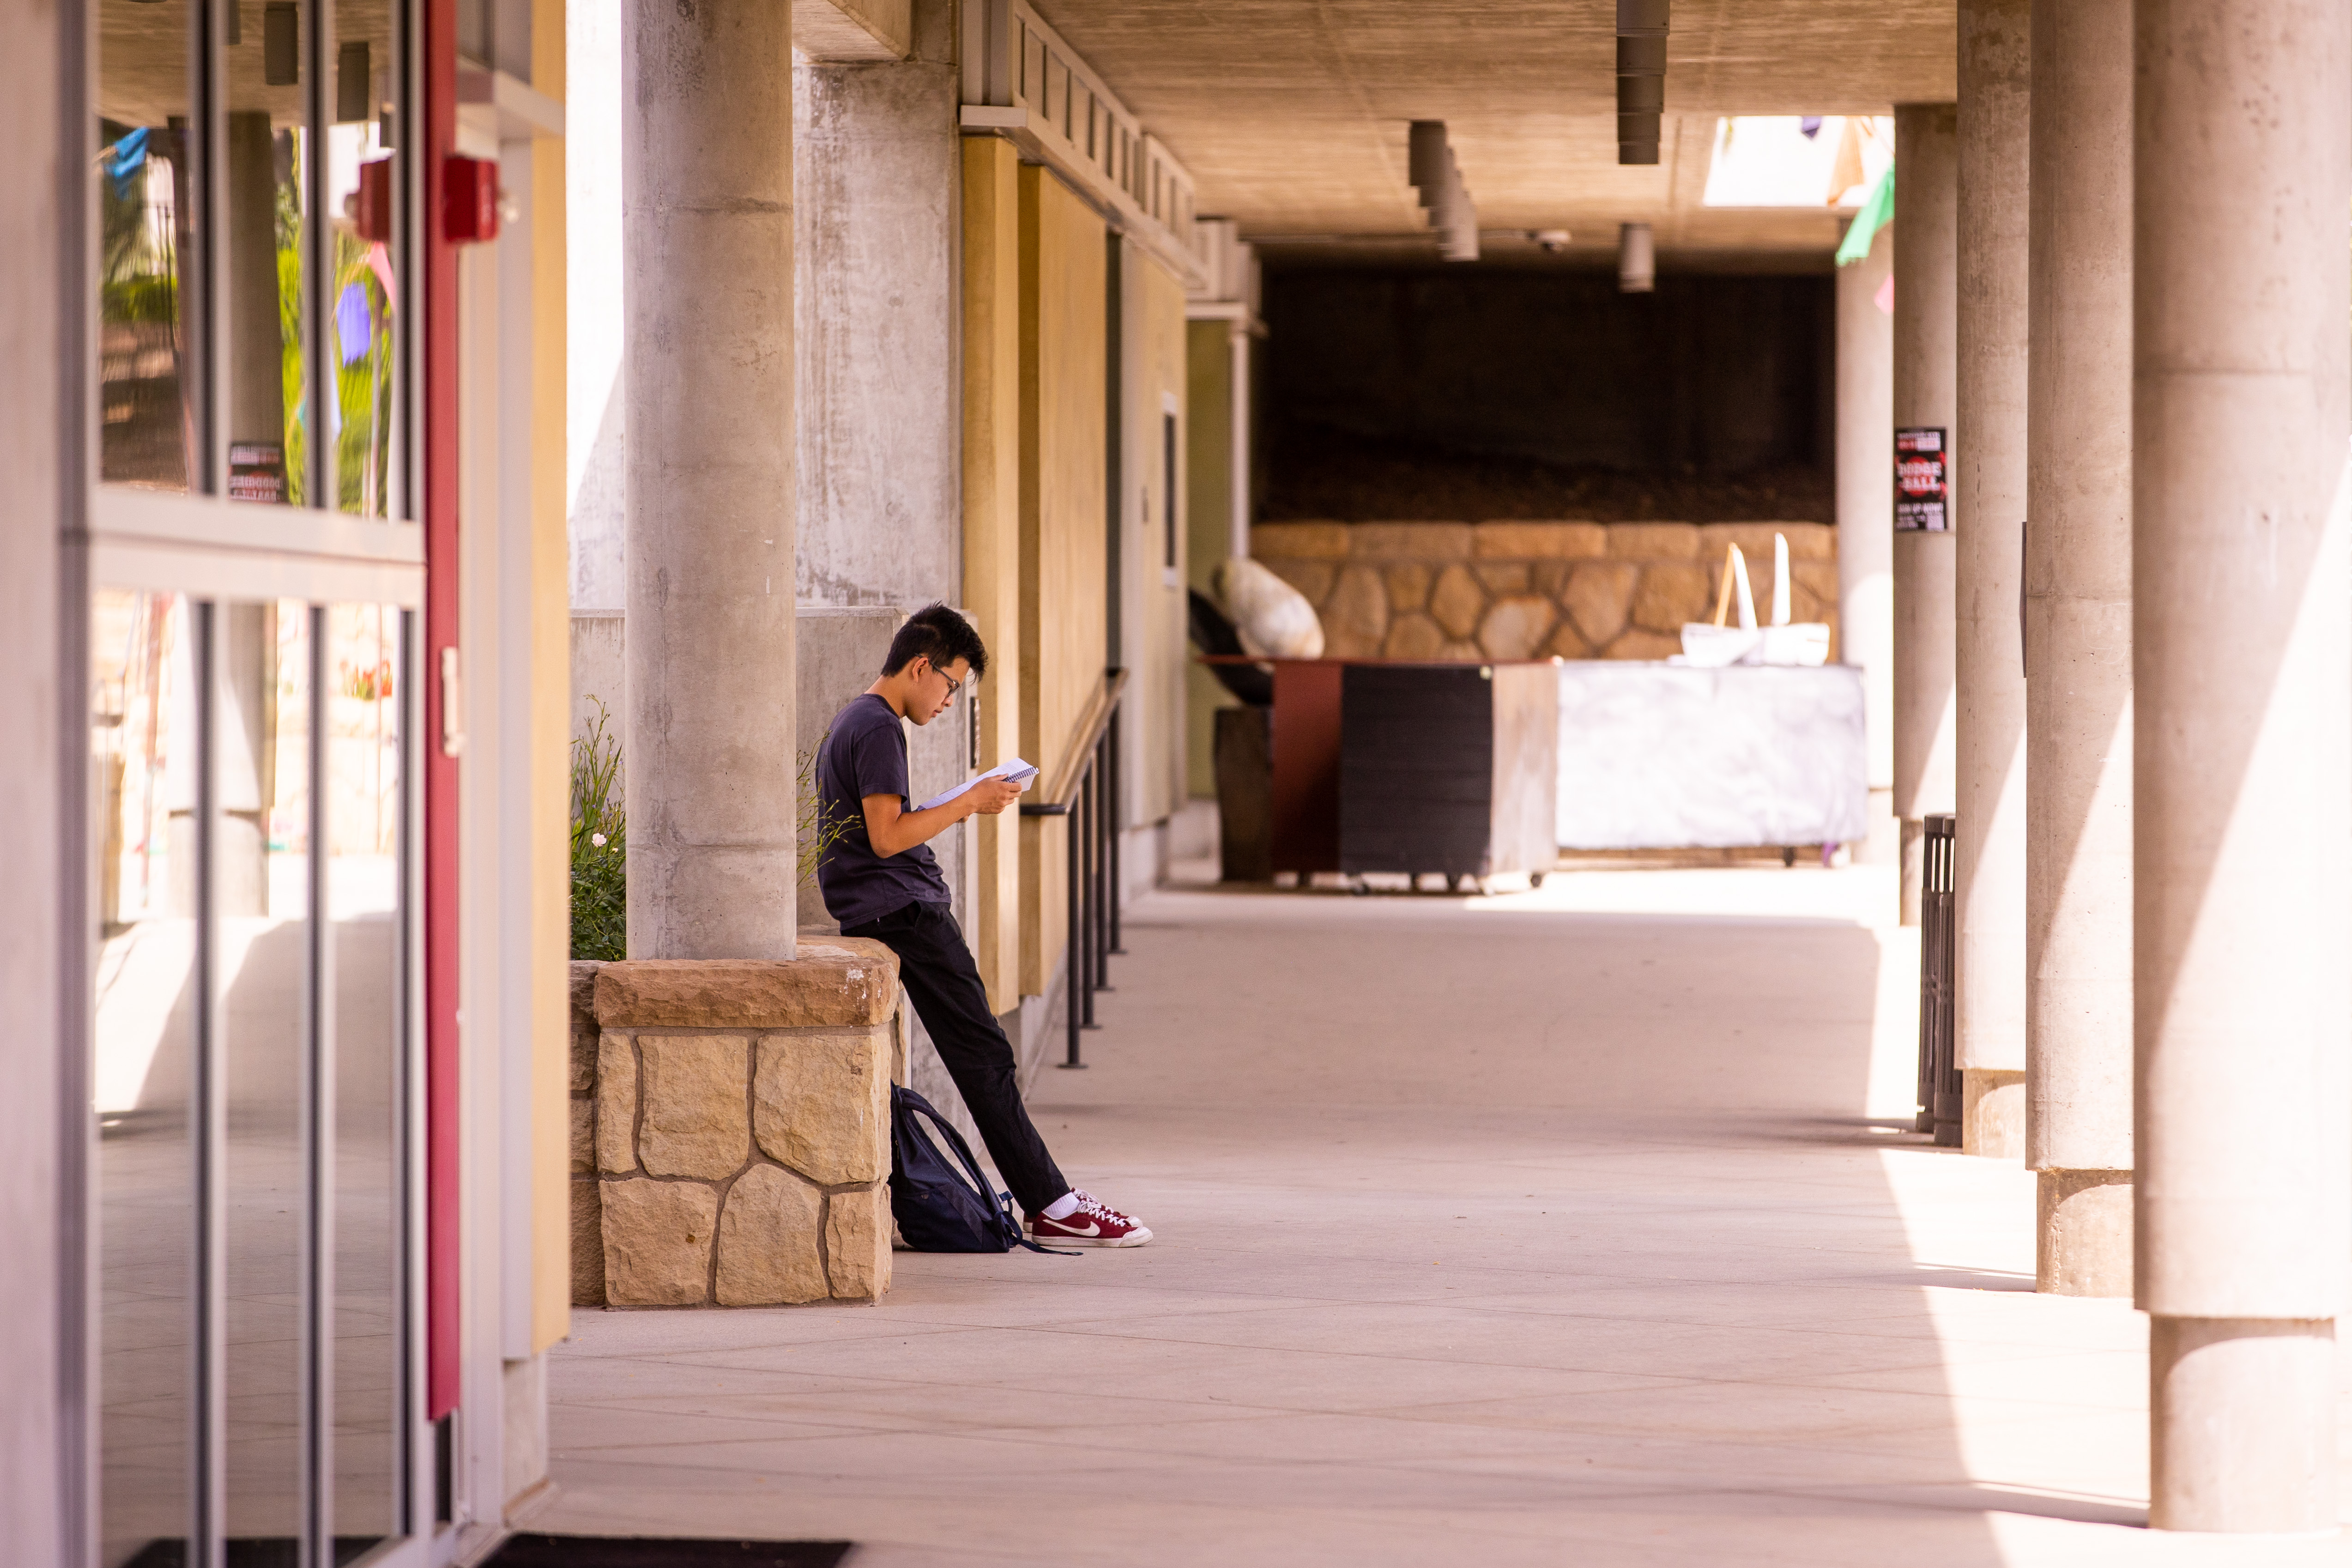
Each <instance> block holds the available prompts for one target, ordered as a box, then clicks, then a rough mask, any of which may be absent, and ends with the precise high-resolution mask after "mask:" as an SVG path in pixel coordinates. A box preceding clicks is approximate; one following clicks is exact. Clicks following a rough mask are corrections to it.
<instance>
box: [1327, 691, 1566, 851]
mask: <svg viewBox="0 0 2352 1568" xmlns="http://www.w3.org/2000/svg"><path fill="white" fill-rule="evenodd" d="M1339 684H1340V701H1339V707H1340V722H1339V791H1338V795H1339V869H1340V871H1341V872H1342V873H1344V874H1346V875H1348V876H1349V877H1361V876H1362V875H1364V874H1365V873H1367V872H1391V873H1394V872H1402V873H1404V874H1406V875H1408V876H1421V875H1425V874H1428V873H1432V872H1435V873H1440V874H1443V875H1444V877H1445V878H1446V879H1448V880H1449V881H1450V882H1454V883H1459V882H1462V881H1465V880H1470V879H1485V878H1487V877H1491V876H1496V875H1498V874H1502V873H1507V872H1525V873H1527V874H1528V876H1529V877H1530V878H1531V879H1537V880H1540V879H1541V878H1542V876H1543V874H1544V873H1545V872H1547V871H1549V870H1550V869H1551V868H1552V866H1553V865H1554V863H1555V862H1556V860H1557V858H1558V855H1559V847H1558V844H1557V833H1556V830H1555V813H1556V810H1557V795H1558V780H1559V671H1558V669H1557V668H1556V667H1555V666H1554V665H1552V664H1551V663H1550V662H1549V660H1546V661H1542V662H1537V663H1524V664H1486V665H1479V664H1350V665H1348V666H1347V667H1346V668H1345V670H1344V672H1343V674H1342V676H1341V679H1340V683H1339Z"/></svg>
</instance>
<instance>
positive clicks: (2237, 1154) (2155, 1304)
mask: <svg viewBox="0 0 2352 1568" xmlns="http://www.w3.org/2000/svg"><path fill="white" fill-rule="evenodd" d="M2133 43H2134V49H2133V54H2134V58H2135V60H2136V67H2137V78H2136V80H2135V82H2134V94H2133V100H2134V103H2133V108H2134V125H2133V171H2132V174H2133V204H2134V215H2133V216H2134V228H2133V240H2134V243H2133V258H2132V290H2133V326H2134V342H2133V404H2132V428H2133V434H2134V442H2133V471H2132V492H2133V493H2132V503H2133V538H2132V663H2133V678H2134V679H2133V687H2134V695H2133V701H2134V705H2135V708H2136V710H2137V711H2136V718H2135V721H2134V725H2133V805H2132V809H2133V816H2134V821H2135V847H2134V856H2133V867H2132V875H2133V894H2134V896H2133V916H2134V919H2133V982H2134V984H2133V989H2134V1002H2135V1013H2134V1026H2133V1027H2134V1033H2135V1035H2136V1037H2137V1039H2136V1044H2137V1071H2138V1106H2137V1112H2138V1120H2137V1131H2138V1142H2137V1159H2138V1202H2137V1215H2136V1217H2137V1227H2138V1240H2137V1250H2138V1259H2137V1261H2138V1270H2137V1280H2136V1285H2137V1299H2138V1304H2139V1305H2140V1307H2141V1308H2142V1309H2144V1310H2147V1312H2148V1313H2150V1314H2151V1315H2152V1317H2153V1319H2154V1321H2153V1323H2152V1324H2151V1333H2150V1336H2149V1362H2150V1367H2149V1377H2150V1387H2151V1396H2152V1397H2151V1407H2150V1415H2151V1426H2150V1437H2151V1441H2152V1444H2153V1451H2152V1465H2151V1471H2152V1475H2151V1481H2152V1486H2153V1491H2152V1493H2151V1500H2150V1509H2149V1522H2150V1523H2152V1524H2154V1525H2155V1526H2157V1527H2158V1529H2166V1530H2196V1531H2323V1530H2326V1531H2332V1530H2334V1529H2335V1527H2336V1455H2335V1447H2336V1416H2335V1408H2334V1400H2333V1399H2332V1397H2331V1396H2330V1390H2331V1389H2332V1388H2333V1386H2334V1371H2335V1365H2334V1363H2335V1353H2334V1352H2335V1346H2334V1343H2333V1337H2334V1323H2333V1321H2332V1320H2334V1319H2335V1318H2336V1317H2337V1316H2338V1315H2339V1313H2340V1312H2341V1311H2342V1310H2343V1304H2344V1295H2345V1286H2346V1279H2345V1274H2346V1261H2347V1255H2352V1235H2347V1213H2346V1208H2347V1196H2352V1163H2347V1127H2346V1117H2345V1107H2346V1104H2347V1096H2352V1081H2347V1078H2348V1077H2352V1075H2347V1060H2352V1048H2347V1047H2352V964H2347V963H2346V962H2345V953H2346V952H2347V947H2352V820H2347V813H2346V809H2345V806H2346V782H2345V781H2346V779H2347V777H2348V776H2352V615H2347V605H2346V583H2347V578H2352V541H2347V534H2352V495H2347V489H2346V484H2347V479H2352V471H2347V465H2346V461H2345V452H2346V443H2347V437H2352V387H2347V372H2352V365H2347V334H2346V331H2345V321H2346V318H2347V314H2352V268H2347V252H2346V247H2345V243H2344V215H2345V212H2346V210H2347V206H2352V98H2347V94H2346V92H2345V90H2344V89H2345V82H2346V80H2347V76H2352V10H2347V8H2346V7H2345V6H2343V5H2340V4H2337V3H2336V0H2246V3H2245V4H2242V5H2220V4H2217V3H2216V0H2138V5H2137V8H2136V12H2135V22H2134V39H2133Z"/></svg>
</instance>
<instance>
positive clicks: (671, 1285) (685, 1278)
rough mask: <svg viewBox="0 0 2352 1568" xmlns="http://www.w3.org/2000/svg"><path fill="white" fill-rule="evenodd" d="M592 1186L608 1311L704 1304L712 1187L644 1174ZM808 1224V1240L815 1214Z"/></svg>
mask: <svg viewBox="0 0 2352 1568" xmlns="http://www.w3.org/2000/svg"><path fill="white" fill-rule="evenodd" d="M779 1174H782V1173H779ZM787 1179H789V1178H787ZM597 1185H598V1186H599V1187H600V1188H601V1189H602V1191H601V1192H599V1193H598V1194H597V1195H598V1196H599V1197H600V1198H601V1199H603V1201H604V1216H603V1219H604V1224H603V1230H604V1299H605V1300H606V1301H607V1302H608V1303H609V1304H611V1305H613V1306H615V1307H699V1306H703V1305H705V1304H706V1303H708V1302H709V1300H710V1243H711V1237H712V1236H713V1234H714V1233H715V1232H716V1230H717V1227H718V1222H719V1193H718V1190H717V1189H716V1188H713V1187H707V1186H705V1185H703V1184H701V1183H700V1182H656V1181H653V1180H650V1179H649V1178H646V1177H643V1176H640V1177H637V1178H635V1180H632V1181H625V1182H600V1183H598V1184H597ZM809 1223H810V1226H811V1227H812V1229H811V1235H812V1236H814V1225H815V1216H814V1215H811V1216H810V1222H809Z"/></svg>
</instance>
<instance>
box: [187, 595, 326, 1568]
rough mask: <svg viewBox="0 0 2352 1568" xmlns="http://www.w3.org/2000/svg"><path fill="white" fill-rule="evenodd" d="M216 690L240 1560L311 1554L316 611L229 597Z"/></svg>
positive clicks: (215, 859)
mask: <svg viewBox="0 0 2352 1568" xmlns="http://www.w3.org/2000/svg"><path fill="white" fill-rule="evenodd" d="M214 613H215V615H216V616H218V617H219V618H220V620H221V623H222V626H221V633H220V636H219V637H218V641H217V647H219V650H220V652H219V659H220V666H219V669H218V673H217V675H216V677H215V684H214V697H213V737H214V752H215V758H214V774H213V776H214V780H215V789H216V790H217V792H218V801H219V805H218V809H217V810H216V811H215V814H214V816H213V834H214V844H213V853H212V868H213V883H214V898H215V907H216V909H217V911H218V914H219V920H220V925H219V931H220V935H219V941H218V946H217V949H216V951H217V952H218V954H219V957H218V959H217V961H216V962H217V963H218V966H219V975H220V980H219V984H220V995H221V1043H222V1069H223V1070H222V1075H221V1076H222V1084H223V1089H224V1093H225V1095H226V1101H227V1135H226V1142H224V1143H223V1145H222V1169H221V1183H222V1193H223V1198H224V1203H225V1207H226V1226H227V1228H226V1236H225V1237H224V1247H223V1250H224V1255H225V1261H226V1269H227V1277H226V1285H225V1298H226V1300H225V1304H224V1309H223V1318H222V1327H223V1334H224V1338H225V1340H226V1384H225V1387H224V1389H223V1417H224V1427H225V1431H226V1452H225V1454H224V1456H223V1458H224V1462H225V1470H226V1481H227V1494H228V1495H227V1505H226V1532H227V1536H228V1540H229V1542H230V1545H229V1553H230V1561H232V1562H236V1561H238V1560H239V1553H244V1554H245V1558H244V1560H245V1561H248V1562H253V1563H263V1562H275V1561H277V1560H278V1552H280V1551H281V1550H282V1551H284V1552H286V1553H288V1555H286V1556H285V1558H284V1561H285V1562H286V1563H288V1564H289V1568H290V1565H291V1564H292V1563H294V1561H295V1560H294V1558H293V1556H292V1555H291V1552H292V1547H293V1542H294V1541H295V1539H296V1537H297V1536H298V1534H299V1530H300V1526H301V1520H302V1506H301V1505H302V1487H301V1475H302V1424H301V1413H302V1398H301V1379H302V1355H303V1349H302V1339H303V1336H302V1312H303V1301H304V1289H303V1287H304V1278H303V1262H304V1233H305V1227H306V1225H307V1221H308V1215H309V1210H310V1205H309V1202H308V1193H309V1187H310V1180H309V1173H308V1169H307V1164H308V1162H307V1160H306V1158H305V1148H304V1141H303V1131H304V1121H305V1118H304V1116H303V1103H304V1100H305V1097H306V1096H307V1094H308V1093H309V1091H310V1071H309V1062H308V1059H307V1058H308V1048H309V1046H308V1042H309V1035H310V1030H309V1028H308V1027H307V1022H308V1020H307V1017H306V1014H307V1013H308V1011H309V1009H308V1005H307V1003H308V993H309V987H310V707H311V704H310V612H309V610H308V609H307V608H306V607H305V606H304V605H299V604H295V603H284V604H258V605H256V604H230V605H220V606H219V607H217V608H216V609H215V612H214Z"/></svg>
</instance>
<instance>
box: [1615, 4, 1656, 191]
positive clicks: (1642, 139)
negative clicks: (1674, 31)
mask: <svg viewBox="0 0 2352 1568" xmlns="http://www.w3.org/2000/svg"><path fill="white" fill-rule="evenodd" d="M1666 5H1667V0H1617V162H1619V163H1656V162H1657V161H1658V127H1659V125H1660V124H1661V123H1662V121H1663V120H1664V115H1665V110H1666Z"/></svg>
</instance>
